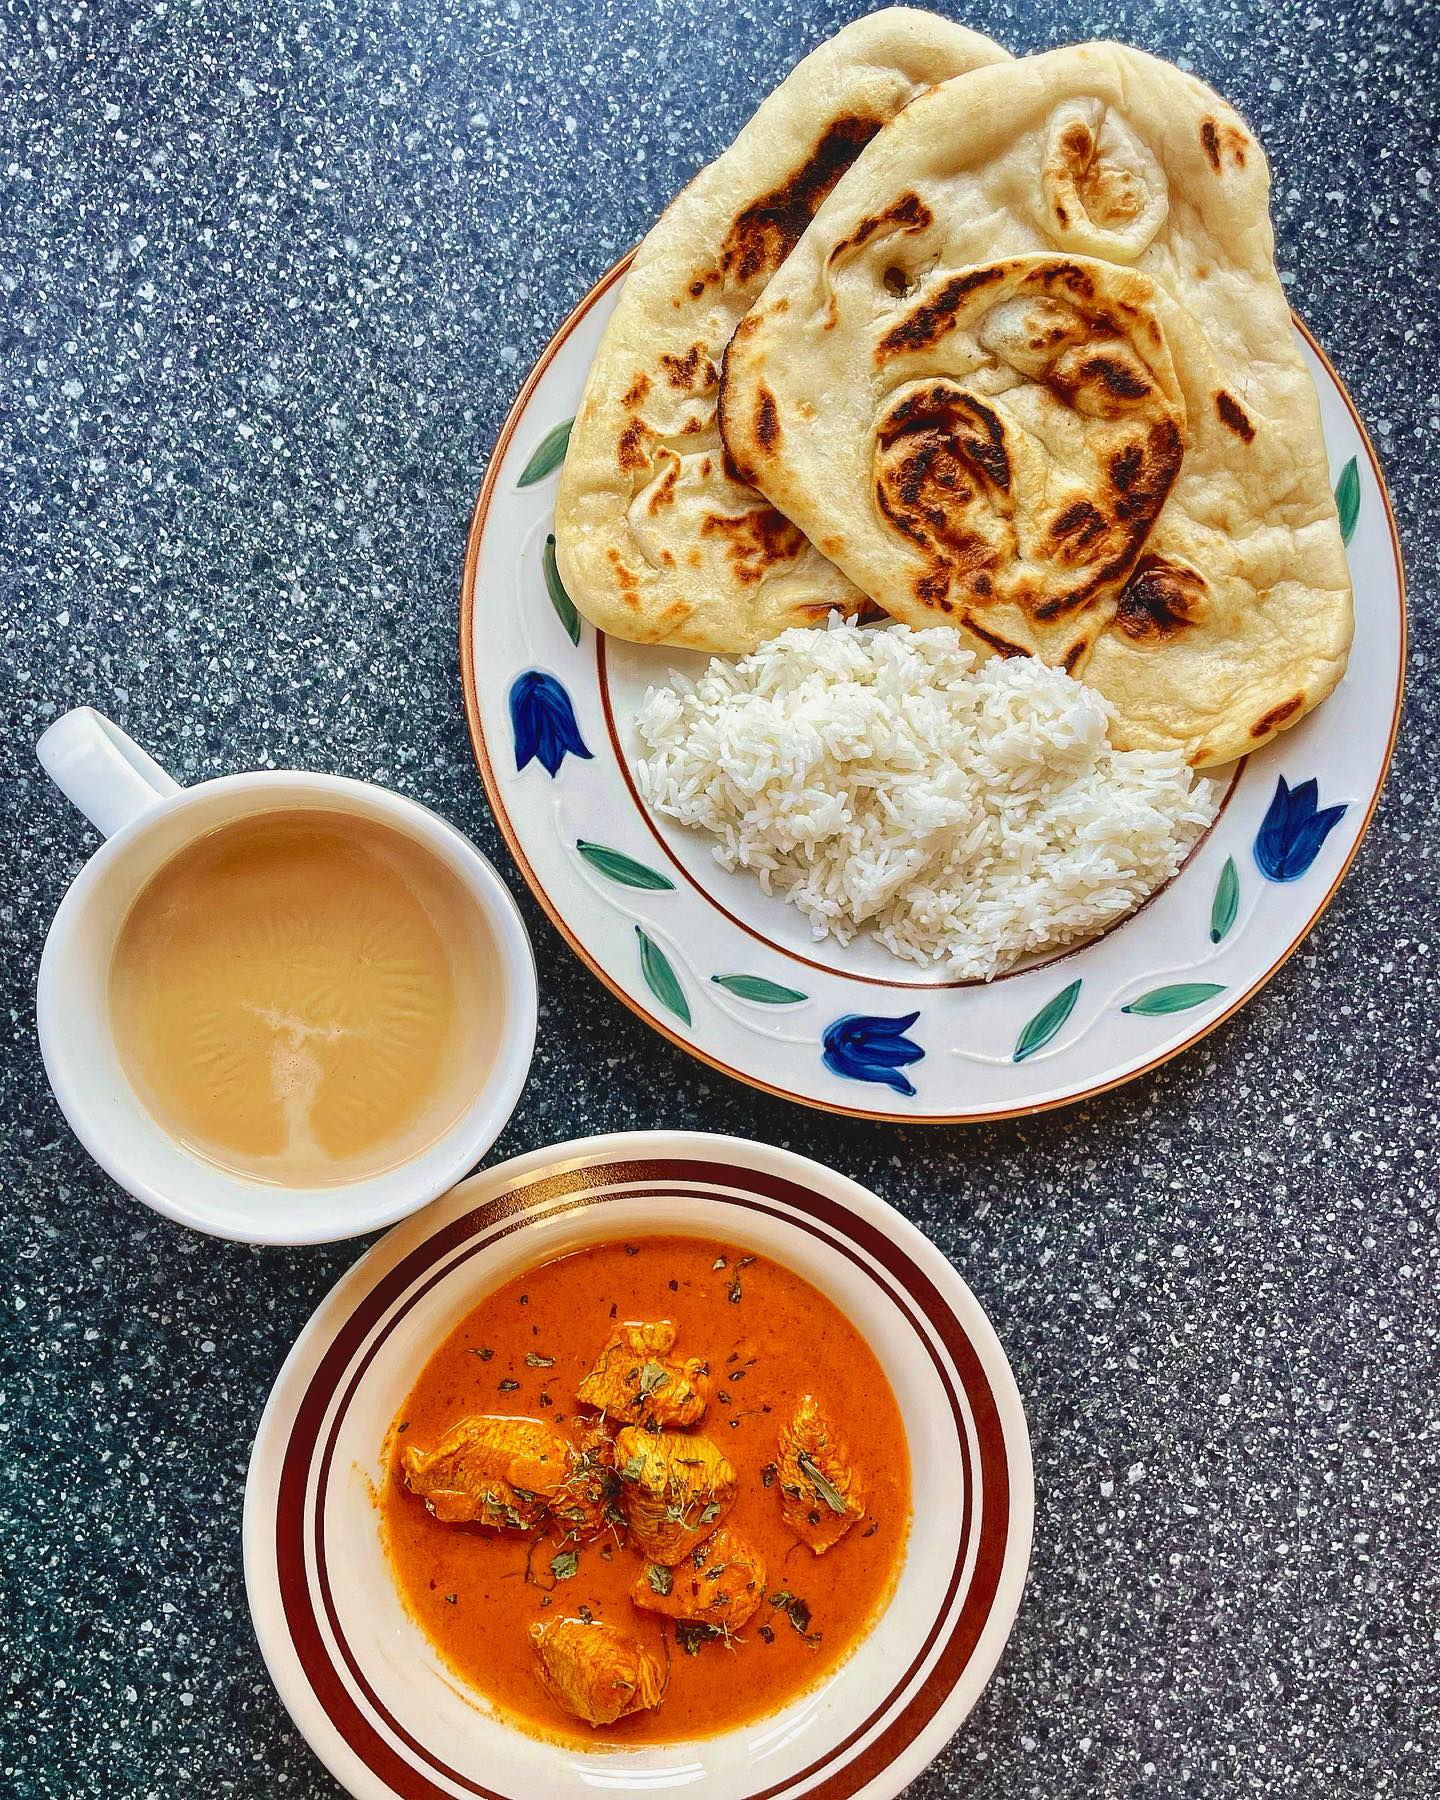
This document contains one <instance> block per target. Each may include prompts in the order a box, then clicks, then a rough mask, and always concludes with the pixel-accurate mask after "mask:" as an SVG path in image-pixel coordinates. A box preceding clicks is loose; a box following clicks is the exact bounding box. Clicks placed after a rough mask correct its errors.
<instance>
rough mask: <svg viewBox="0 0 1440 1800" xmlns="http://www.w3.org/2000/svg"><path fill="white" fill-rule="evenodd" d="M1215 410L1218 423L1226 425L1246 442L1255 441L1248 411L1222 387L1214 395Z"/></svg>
mask: <svg viewBox="0 0 1440 1800" xmlns="http://www.w3.org/2000/svg"><path fill="white" fill-rule="evenodd" d="M1215 411H1216V412H1217V413H1218V414H1219V415H1220V423H1221V424H1222V425H1228V426H1229V428H1230V430H1231V431H1233V432H1234V433H1235V435H1236V437H1238V438H1241V439H1243V441H1244V442H1245V443H1247V444H1250V443H1253V442H1254V441H1255V426H1254V422H1253V421H1252V420H1251V417H1250V415H1249V413H1247V412H1246V410H1245V408H1244V407H1243V406H1242V405H1241V404H1240V402H1239V401H1238V400H1237V399H1236V398H1235V396H1234V395H1233V394H1227V393H1226V392H1225V390H1224V388H1221V389H1220V391H1219V393H1217V394H1216V396H1215Z"/></svg>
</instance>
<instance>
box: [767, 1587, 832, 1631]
mask: <svg viewBox="0 0 1440 1800" xmlns="http://www.w3.org/2000/svg"><path fill="white" fill-rule="evenodd" d="M767 1598H768V1599H769V1601H770V1604H771V1606H773V1607H774V1609H775V1611H776V1612H783V1613H784V1615H785V1617H786V1618H787V1619H789V1621H790V1623H791V1624H792V1625H793V1626H794V1627H795V1629H796V1631H798V1632H799V1634H800V1636H801V1637H802V1638H804V1640H805V1642H806V1643H807V1644H818V1643H819V1642H820V1633H819V1632H818V1631H812V1630H811V1629H810V1605H809V1602H808V1601H805V1600H802V1599H801V1598H800V1596H799V1595H798V1594H792V1593H791V1592H790V1590H789V1589H788V1588H781V1589H780V1590H779V1591H778V1592H777V1593H774V1594H770V1595H768V1596H767Z"/></svg>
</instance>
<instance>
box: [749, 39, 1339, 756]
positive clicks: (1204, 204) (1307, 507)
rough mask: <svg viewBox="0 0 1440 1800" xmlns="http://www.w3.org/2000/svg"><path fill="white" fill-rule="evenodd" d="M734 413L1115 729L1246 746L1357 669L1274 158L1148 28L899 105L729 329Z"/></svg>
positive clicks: (784, 482)
mask: <svg viewBox="0 0 1440 1800" xmlns="http://www.w3.org/2000/svg"><path fill="white" fill-rule="evenodd" d="M721 424H722V428H723V432H724V437H725V442H726V445H727V447H728V448H729V451H730V453H731V456H732V457H733V459H734V461H735V463H736V464H737V465H738V466H739V467H740V468H741V469H743V470H744V472H745V474H746V477H747V479H749V480H750V481H751V482H752V483H753V484H754V485H755V486H757V487H759V488H760V489H761V491H762V492H763V493H765V494H766V496H767V497H768V498H769V499H770V500H772V501H773V502H774V504H775V505H776V506H777V507H779V508H780V509H781V510H782V511H783V512H784V513H785V514H786V515H787V516H789V517H790V518H792V519H794V520H795V522H796V524H797V525H799V527H800V528H801V529H802V530H804V531H805V532H807V533H808V534H809V536H810V537H811V538H812V539H813V540H814V542H815V543H816V544H817V545H818V546H819V548H820V549H821V550H823V551H824V553H825V554H826V555H827V556H829V557H830V558H832V559H833V560H834V561H835V562H836V563H837V564H838V565H839V566H840V568H842V569H843V570H844V571H845V573H846V574H847V575H849V576H850V578H851V579H852V580H853V581H855V582H856V583H857V584H858V585H859V586H860V587H862V588H863V589H864V590H865V592H866V593H867V594H869V595H871V596H872V597H873V598H874V599H875V600H876V601H878V602H879V604H880V605H881V606H883V607H884V608H885V609H886V610H887V611H888V612H891V613H893V614H894V615H895V617H896V618H899V619H902V620H904V621H905V622H906V623H907V624H910V625H917V626H918V625H927V624H929V625H933V624H940V623H948V624H952V625H955V626H956V627H957V628H959V629H960V630H961V631H962V632H963V633H964V634H965V635H967V636H968V637H969V638H970V639H971V641H972V642H973V643H974V645H975V648H976V649H977V650H980V651H982V652H995V653H999V654H1012V653H1014V652H1015V651H1020V650H1023V651H1027V652H1030V653H1032V654H1037V655H1040V656H1042V657H1044V658H1045V659H1046V660H1047V661H1051V662H1058V663H1061V664H1063V665H1064V666H1065V667H1066V668H1068V669H1070V670H1071V672H1072V673H1075V674H1078V675H1081V676H1083V678H1084V679H1085V680H1086V681H1087V682H1089V683H1091V684H1092V685H1093V686H1094V687H1096V688H1098V689H1099V691H1100V692H1101V693H1103V694H1104V695H1105V696H1106V697H1107V698H1108V699H1109V700H1110V701H1111V703H1112V705H1113V706H1114V708H1115V710H1116V714H1117V721H1116V725H1115V727H1114V729H1113V732H1112V735H1113V736H1114V737H1115V738H1116V740H1117V741H1118V742H1119V743H1120V744H1122V745H1124V746H1126V747H1150V748H1162V747H1179V748H1181V749H1183V750H1184V752H1185V753H1186V755H1187V756H1188V757H1189V759H1190V761H1191V762H1193V763H1195V764H1198V765H1208V764H1214V763H1221V762H1226V761H1229V760H1230V759H1231V758H1233V757H1235V756H1238V755H1241V754H1243V753H1244V752H1245V751H1247V750H1252V749H1254V748H1255V747H1256V746H1257V745H1259V744H1261V743H1264V742H1265V741H1266V740H1267V739H1268V738H1270V737H1272V736H1273V735H1274V734H1275V732H1277V731H1278V730H1280V729H1282V728H1283V727H1284V726H1287V725H1290V724H1293V723H1294V722H1295V720H1297V719H1299V718H1300V717H1302V716H1303V714H1305V713H1306V712H1308V711H1309V710H1310V708H1311V707H1313V706H1315V705H1317V704H1318V703H1319V702H1320V701H1321V700H1323V699H1324V698H1325V696H1326V695H1327V694H1328V693H1329V692H1330V691H1331V689H1332V688H1333V687H1334V686H1335V684H1336V682H1337V681H1338V680H1339V679H1340V676H1341V675H1342V674H1343V672H1344V669H1345V661H1346V657H1347V655H1348V652H1349V647H1350V639H1351V631H1352V611H1351V591H1350V578H1349V572H1348V569H1347V566H1346V559H1345V549H1344V545H1343V543H1342V541H1341V538H1340V531H1339V525H1338V521H1337V519H1336V514H1335V505H1334V500H1333V498H1332V496H1331V490H1330V480H1329V473H1328V469H1327V464H1326V458H1325V447H1324V443H1323V440H1322V438H1321V432H1320V415H1319V407H1318V403H1317V400H1316V396H1315V391H1314V387H1313V385H1312V384H1311V381H1310V377H1309V375H1308V374H1307V372H1306V370H1305V366H1304V364H1303V362H1302V361H1301V358H1300V354H1299V351H1298V350H1297V348H1296V345H1295V341H1294V336H1293V332H1292V329H1291V323H1290V314H1289V308H1288V306H1287V304H1286V301H1285V296H1284V293H1283V291H1282V289H1281V286H1280V283H1279V280H1278V278H1277V276H1276V273H1275V267H1274V245H1273V238H1272V234H1271V229H1270V217H1269V176H1268V172H1267V170H1266V166H1265V159H1264V156H1263V154H1262V153H1261V150H1260V148H1259V146H1258V145H1257V144H1256V142H1255V140H1254V139H1253V138H1252V137H1251V135H1250V133H1249V132H1248V131H1247V130H1246V128H1245V126H1244V124H1243V123H1242V122H1241V120H1240V119H1239V117H1238V116H1237V115H1236V114H1235V113H1234V112H1233V111H1231V109H1230V108H1229V107H1228V106H1226V105H1225V103H1224V102H1223V101H1221V100H1219V99H1218V98H1217V97H1216V96H1215V95H1214V94H1213V93H1211V92H1210V90H1209V89H1208V88H1206V87H1204V86H1203V85H1202V84H1201V83H1200V82H1198V81H1196V80H1194V79H1193V78H1192V77H1190V76H1188V75H1184V74H1182V73H1181V72H1180V71H1179V70H1178V69H1174V68H1172V67H1171V66H1170V65H1169V64H1168V63H1163V62H1158V61H1156V60H1155V59H1154V58H1152V57H1149V56H1145V55H1142V54H1141V53H1140V52H1139V51H1135V50H1128V49H1125V48H1122V47H1121V46H1119V45H1113V44H1086V45H1081V46H1079V47H1076V48H1072V49H1067V50H1056V51H1053V52H1050V53H1047V54H1045V55H1042V56H1035V57H1031V58H1028V59H1026V60H1025V61H1023V62H1016V63H1010V64H1007V65H1005V66H1003V67H999V68H992V69H981V70H978V71H976V72H975V73H972V74H969V75H966V76H963V77H961V78H960V79H959V80H956V81H951V82H947V83H946V84H945V85H944V86H943V87H939V88H936V89H935V90H934V91H933V92H932V93H930V94H928V95H925V96H923V97H922V98H920V99H919V100H917V101H916V102H915V103H914V104H913V105H912V106H910V107H909V108H908V109H907V110H906V111H905V112H904V113H902V114H901V115H900V116H899V117H898V118H897V119H895V120H894V121H893V122H892V123H891V124H890V125H889V126H887V127H886V129H885V130H884V131H883V132H881V133H880V134H879V135H878V136H877V137H875V138H874V139H873V140H872V142H871V143H870V145H869V146H868V147H867V149H866V150H865V152H864V154H863V155H862V156H861V158H860V159H859V160H858V161H857V163H856V164H855V166H854V167H853V168H852V169H851V171H850V173H849V174H848V175H847V176H846V177H845V179H844V180H843V181H841V182H840V183H839V185H838V186H837V187H836V189H835V191H834V193H833V194H832V195H831V196H830V198H829V200H828V201H827V202H826V204H825V205H824V206H823V207H822V208H821V210H820V212H819V213H818V214H817V216H816V218H815V220H814V223H813V224H812V226H811V227H810V229H809V230H808V231H807V232H806V234H805V236H804V237H803V238H802V239H801V241H800V244H799V245H798V246H797V248H796V249H795V251H794V252H793V253H792V254H791V256H790V258H789V259H788V261H787V262H786V264H785V266H784V267H783V268H782V269H781V270H780V272H779V274H778V275H777V276H776V277H775V279H774V280H773V281H772V282H771V283H770V285H769V286H768V287H767V289H766V290H765V293H764V295H763V296H762V298H761V300H760V301H759V303H758V304H757V306H756V307H755V308H754V310H753V311H752V312H751V313H750V314H749V315H748V316H747V317H746V318H745V320H744V321H743V322H742V324H741V325H740V327H739V328H738V330H737V333H736V336H735V340H734V342H733V344H732V346H731V349H730V353H729V356H728V358H727V362H726V371H725V381H724V390H723V394H722V400H721ZM1176 431H1178V432H1179V433H1180V434H1181V441H1180V445H1179V455H1178V456H1176V454H1175V450H1176V447H1177V446H1176V444H1175V440H1174V436H1173V434H1174V433H1175V432H1176Z"/></svg>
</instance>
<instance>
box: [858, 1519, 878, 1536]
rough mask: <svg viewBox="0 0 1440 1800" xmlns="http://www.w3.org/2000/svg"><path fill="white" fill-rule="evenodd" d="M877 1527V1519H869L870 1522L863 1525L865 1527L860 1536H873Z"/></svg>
mask: <svg viewBox="0 0 1440 1800" xmlns="http://www.w3.org/2000/svg"><path fill="white" fill-rule="evenodd" d="M879 1529H880V1521H879V1520H878V1519H872V1520H871V1521H870V1523H869V1524H868V1525H867V1526H866V1527H865V1529H864V1530H863V1531H862V1532H861V1533H860V1535H861V1537H862V1538H867V1537H874V1535H875V1533H876V1532H877V1531H878V1530H879Z"/></svg>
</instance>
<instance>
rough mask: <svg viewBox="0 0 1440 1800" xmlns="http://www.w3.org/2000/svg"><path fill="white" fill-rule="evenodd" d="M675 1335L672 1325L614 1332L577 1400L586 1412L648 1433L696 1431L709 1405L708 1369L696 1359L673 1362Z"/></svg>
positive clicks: (667, 1322) (623, 1328) (626, 1326)
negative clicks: (673, 1428) (667, 1428)
mask: <svg viewBox="0 0 1440 1800" xmlns="http://www.w3.org/2000/svg"><path fill="white" fill-rule="evenodd" d="M677 1335H678V1334H677V1329H676V1326H675V1324H674V1323H673V1321H671V1320H670V1319H657V1320H655V1321H653V1322H652V1323H650V1324H635V1323H628V1324H624V1325H620V1326H617V1327H616V1329H615V1330H614V1331H613V1332H612V1333H611V1334H610V1340H609V1342H608V1343H607V1344H606V1345H605V1348H604V1349H603V1350H602V1351H601V1352H600V1354H599V1356H598V1357H597V1358H596V1359H595V1367H594V1368H593V1369H592V1370H591V1371H590V1373H589V1374H588V1375H587V1376H586V1377H585V1379H584V1380H583V1381H582V1382H581V1383H580V1386H579V1387H578V1388H577V1389H576V1395H577V1397H578V1398H579V1400H580V1401H581V1403H582V1404H583V1405H585V1406H597V1407H599V1408H600V1410H601V1411H602V1412H605V1413H608V1414H609V1415H610V1416H611V1417H612V1418H615V1419H621V1420H626V1421H628V1422H629V1423H631V1424H633V1425H644V1426H646V1427H647V1429H649V1430H652V1431H653V1430H656V1429H657V1428H658V1427H660V1426H662V1425H679V1426H685V1425H694V1424H695V1423H696V1422H697V1421H698V1420H699V1419H700V1418H701V1417H702V1415H703V1414H704V1411H705V1408H706V1405H707V1404H708V1402H709V1399H710V1382H709V1379H708V1377H709V1367H708V1365H707V1364H706V1363H703V1362H701V1361H699V1360H698V1359H697V1358H695V1357H691V1358H690V1359H689V1361H688V1362H677V1361H676V1360H675V1359H674V1358H673V1357H671V1356H670V1354H669V1352H670V1351H671V1350H673V1349H674V1347H675V1339H676V1336H677Z"/></svg>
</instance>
